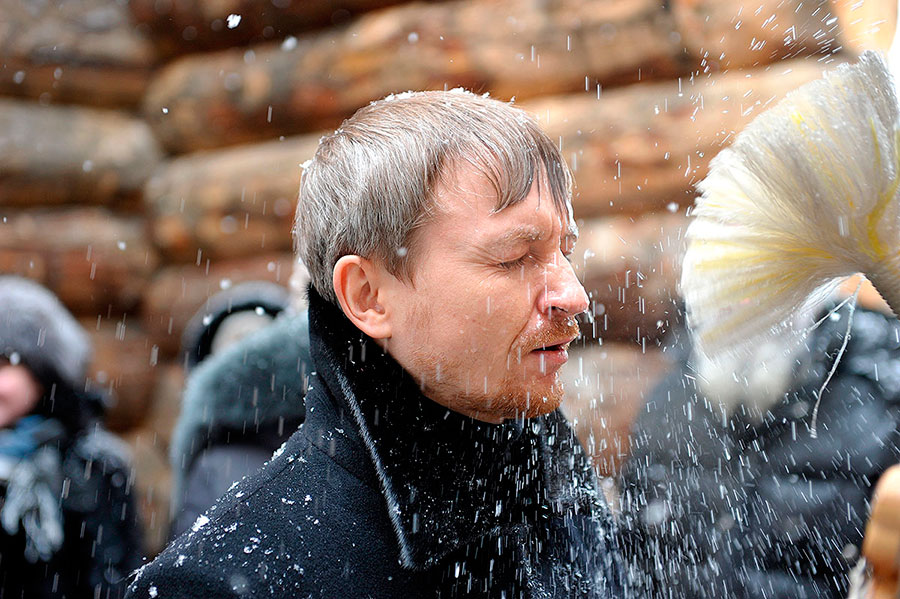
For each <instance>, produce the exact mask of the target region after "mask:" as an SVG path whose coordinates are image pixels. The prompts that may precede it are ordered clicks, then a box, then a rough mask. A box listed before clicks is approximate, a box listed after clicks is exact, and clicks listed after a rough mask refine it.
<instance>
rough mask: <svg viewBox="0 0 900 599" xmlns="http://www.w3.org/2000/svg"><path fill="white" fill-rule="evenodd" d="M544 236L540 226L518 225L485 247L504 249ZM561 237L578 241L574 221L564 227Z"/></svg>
mask: <svg viewBox="0 0 900 599" xmlns="http://www.w3.org/2000/svg"><path fill="white" fill-rule="evenodd" d="M543 238H544V235H543V232H542V231H541V229H540V228H538V227H536V226H534V225H519V226H517V227H514V228H512V229H510V230H509V231H506V232H505V233H503V235H501V236H500V237H499V238H497V239H495V240H492V241H491V242H490V243H488V244H487V246H486V249H488V250H494V251H497V250H504V249H506V248H509V247H514V246H516V245H519V244H521V243H533V242H535V241H540V240H541V239H543ZM563 239H564V240H566V241H570V242H571V243H572V245H574V244H575V242H576V241H578V227H577V226H576V225H575V223H571V224H570V225H568V226H567V227H566V231H565V234H564V235H563Z"/></svg>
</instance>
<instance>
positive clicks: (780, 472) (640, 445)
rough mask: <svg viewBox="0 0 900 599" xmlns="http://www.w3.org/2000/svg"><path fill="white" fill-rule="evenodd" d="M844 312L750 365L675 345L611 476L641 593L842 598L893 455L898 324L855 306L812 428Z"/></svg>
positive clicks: (680, 340)
mask: <svg viewBox="0 0 900 599" xmlns="http://www.w3.org/2000/svg"><path fill="white" fill-rule="evenodd" d="M850 313H851V310H850V307H849V306H844V307H842V308H841V309H840V310H838V311H836V312H833V313H830V314H829V313H828V312H826V313H825V314H824V321H823V322H822V324H821V325H820V326H818V327H817V328H816V329H815V330H814V331H813V332H812V333H811V335H810V336H809V337H808V338H807V339H806V341H805V342H804V343H802V344H797V345H792V344H789V343H788V342H786V340H785V338H777V339H771V340H769V342H768V343H765V344H760V345H759V346H757V347H756V348H755V350H754V355H753V356H751V357H749V358H748V357H746V356H741V357H736V358H734V359H729V358H727V357H724V356H723V357H721V359H719V360H717V361H716V362H712V361H706V360H701V359H699V358H697V357H696V356H695V355H694V354H693V352H692V350H691V347H690V344H689V342H688V340H687V337H686V333H685V331H684V330H683V329H682V330H681V331H678V332H677V333H676V335H675V336H674V338H673V339H671V340H670V344H669V346H668V348H667V351H669V352H672V353H673V354H674V355H675V356H676V357H677V360H676V362H677V365H676V367H675V368H674V369H673V371H672V372H671V373H670V374H669V375H668V376H667V377H666V379H665V380H663V381H662V382H661V383H660V384H659V386H658V387H657V388H656V389H655V390H654V391H653V392H652V393H651V394H650V396H649V399H648V401H647V403H646V406H645V408H644V410H643V411H642V412H641V413H640V415H639V416H638V419H637V422H636V423H635V425H634V429H633V432H632V436H631V455H630V457H629V459H628V461H627V463H626V464H625V466H624V468H623V472H622V477H621V480H622V484H621V491H622V495H621V506H622V517H621V520H620V523H621V526H622V529H623V544H624V549H625V553H626V555H627V557H628V560H629V564H630V569H631V574H632V575H633V579H634V580H635V581H636V582H637V583H638V587H639V588H640V589H641V591H642V594H643V595H644V596H646V597H648V598H671V599H676V598H677V599H689V598H690V599H693V598H701V597H717V598H718V597H734V598H753V599H775V598H783V597H796V598H838V597H845V596H846V594H847V590H848V574H849V572H850V569H851V568H852V566H853V564H855V563H856V561H857V559H858V558H859V548H860V546H861V544H862V538H863V529H864V527H865V523H866V518H867V514H868V505H869V503H868V502H869V498H870V496H871V493H872V488H873V485H875V483H876V482H877V481H878V480H879V477H881V475H882V474H883V473H884V472H885V470H886V469H887V468H888V467H889V466H891V465H892V464H895V463H897V462H898V460H900V323H898V322H897V320H896V319H894V318H892V317H889V316H886V315H885V314H884V313H882V312H880V311H877V310H872V309H869V308H866V307H863V306H860V307H857V308H856V310H855V314H853V320H852V328H851V329H850V331H849V334H850V338H849V341H848V344H847V347H846V350H845V352H844V353H843V356H842V357H841V358H840V362H839V363H838V365H837V369H836V370H835V372H834V375H833V377H832V378H831V380H830V382H829V383H828V385H827V386H826V387H825V390H824V392H823V393H822V398H821V404H820V405H819V410H818V416H817V427H816V428H817V436H815V437H814V436H813V435H812V433H811V428H810V424H811V420H812V413H813V411H814V406H815V404H816V399H817V397H818V393H819V389H820V388H821V387H822V385H823V383H824V382H825V380H826V377H827V376H828V373H829V372H830V371H831V369H832V367H833V365H834V363H835V360H836V358H837V355H838V353H839V350H840V348H841V345H842V343H843V341H844V337H845V335H846V334H847V326H848V325H847V323H848V318H850ZM820 316H822V315H820ZM804 318H805V319H806V320H807V321H808V324H810V325H811V324H813V321H812V318H811V316H809V315H806V316H805V317H804Z"/></svg>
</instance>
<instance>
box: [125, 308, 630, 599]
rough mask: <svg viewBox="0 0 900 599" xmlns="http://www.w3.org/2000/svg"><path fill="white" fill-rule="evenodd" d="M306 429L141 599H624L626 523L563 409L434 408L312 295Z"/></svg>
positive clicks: (214, 516) (142, 590)
mask: <svg viewBox="0 0 900 599" xmlns="http://www.w3.org/2000/svg"><path fill="white" fill-rule="evenodd" d="M310 295H311V298H310V334H311V348H312V352H313V361H314V364H315V365H316V372H315V374H314V375H313V377H312V379H311V382H310V388H309V392H308V394H307V397H306V409H307V415H306V422H305V423H304V424H303V426H302V427H301V428H300V430H299V431H298V432H297V433H296V434H295V435H293V436H292V437H291V438H290V440H289V441H288V442H287V443H286V444H285V446H284V448H283V450H281V451H280V452H278V453H277V454H276V456H275V457H274V458H273V460H272V461H271V462H269V463H268V464H267V465H266V466H265V467H264V468H263V469H262V470H261V471H260V472H258V473H257V474H255V475H253V476H251V477H250V478H248V479H245V480H244V481H243V482H241V483H239V484H238V485H237V486H236V487H235V488H234V489H233V490H232V491H230V492H229V493H228V494H227V495H226V496H225V497H224V498H223V499H222V500H220V501H219V502H218V503H217V505H216V506H214V507H213V508H212V509H211V510H210V511H209V512H208V514H207V515H206V516H201V518H199V519H198V520H197V522H195V523H194V525H193V526H192V528H191V530H190V531H189V532H188V533H187V534H185V535H184V536H182V537H180V538H179V539H178V540H176V541H175V542H174V543H173V544H172V545H170V546H169V547H168V548H167V549H166V550H165V551H164V552H163V553H162V554H161V555H160V556H159V557H158V558H157V559H156V560H155V561H154V562H153V563H152V564H150V565H149V566H147V567H145V568H144V569H143V570H142V571H141V572H139V573H138V575H137V577H136V580H135V582H134V584H133V585H132V587H131V589H130V591H131V596H133V597H141V598H143V597H148V596H153V594H156V595H157V596H159V597H166V598H169V597H238V596H242V595H248V596H258V597H262V596H265V597H292V598H293V597H328V598H331V597H354V598H355V597H360V598H362V597H403V598H412V597H428V598H434V597H457V596H490V597H502V596H505V597H509V598H513V597H548V598H549V597H620V596H621V595H622V578H621V574H622V571H621V562H620V556H619V553H618V546H617V541H616V539H615V536H614V535H615V532H614V527H613V523H612V521H611V518H610V515H609V512H608V510H607V509H606V506H605V505H604V503H603V501H602V499H601V497H600V495H599V494H598V492H597V487H596V484H595V478H594V476H593V472H592V470H591V467H590V465H589V463H588V461H587V460H586V459H585V456H584V453H583V452H582V450H581V448H580V446H579V445H578V443H577V441H576V440H575V438H574V435H573V434H572V431H571V429H570V428H569V426H568V425H567V424H566V422H565V421H564V420H563V418H562V416H561V415H560V414H559V412H554V413H552V414H550V415H548V416H546V417H542V418H537V419H534V420H530V421H526V422H515V421H514V422H510V423H508V424H504V425H486V424H483V423H479V422H477V421H474V420H472V419H469V418H464V417H462V416H460V415H458V414H456V413H453V412H450V411H448V410H446V409H444V408H441V407H440V406H438V405H437V404H435V403H434V402H431V401H430V400H428V399H426V398H424V397H423V396H422V395H421V393H420V392H419V390H418V387H417V385H416V384H415V383H414V382H413V381H412V379H411V378H410V377H409V376H408V375H407V374H406V373H405V372H404V371H403V370H402V369H401V368H400V367H399V366H398V365H397V364H396V362H394V361H393V360H391V359H390V358H389V357H388V356H386V355H384V354H383V353H382V352H381V351H380V350H379V348H378V347H377V345H375V344H374V342H372V340H371V339H367V338H364V337H363V336H362V335H361V334H360V333H359V331H358V330H356V329H355V328H354V327H353V326H352V324H350V322H349V321H348V320H347V319H346V318H345V317H344V316H343V314H342V313H341V312H340V311H339V309H337V308H336V307H334V306H332V305H330V304H328V303H326V302H325V301H324V300H322V299H321V297H319V296H318V295H317V294H316V293H315V292H314V291H311V292H310Z"/></svg>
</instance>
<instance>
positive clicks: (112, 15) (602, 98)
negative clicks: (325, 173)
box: [0, 0, 896, 553]
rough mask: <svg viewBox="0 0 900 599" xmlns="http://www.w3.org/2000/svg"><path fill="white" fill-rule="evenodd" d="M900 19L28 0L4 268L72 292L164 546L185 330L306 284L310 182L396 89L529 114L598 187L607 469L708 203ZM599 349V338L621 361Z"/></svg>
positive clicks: (868, 4)
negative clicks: (374, 105) (711, 172)
mask: <svg viewBox="0 0 900 599" xmlns="http://www.w3.org/2000/svg"><path fill="white" fill-rule="evenodd" d="M895 6H896V5H895V3H894V2H892V1H890V0H852V1H851V0H816V1H813V2H809V1H803V2H801V1H800V0H755V1H754V2H752V3H751V2H742V1H735V0H665V1H664V0H578V1H576V0H549V1H547V0H434V1H430V2H405V1H403V0H131V1H130V2H108V1H106V0H68V1H67V2H64V3H61V2H45V3H35V2H31V1H30V0H8V1H7V2H6V3H5V4H4V13H3V15H2V17H0V272H4V273H17V274H20V275H24V276H28V277H31V278H33V279H35V280H38V281H40V282H41V283H43V284H45V285H47V286H48V287H49V288H50V289H52V290H53V291H54V292H56V293H57V294H58V295H59V296H60V297H61V299H62V300H63V302H64V303H65V304H66V305H67V306H68V307H69V308H70V309H71V310H72V311H73V312H74V313H75V314H76V315H77V317H78V318H79V319H80V320H81V322H82V323H83V324H84V326H85V327H86V328H87V329H88V331H90V332H91V334H92V335H93V337H94V342H95V344H96V358H95V362H94V365H93V368H92V374H91V378H92V382H93V384H96V385H100V386H102V387H104V388H105V389H107V390H109V391H110V392H111V393H112V394H113V395H114V397H115V398H116V404H115V405H114V407H113V409H112V410H111V412H110V414H109V417H108V424H109V426H110V427H111V428H112V429H114V430H115V431H117V432H119V433H120V434H122V435H123V436H124V437H125V438H126V439H127V440H128V441H129V442H130V443H131V445H132V446H133V447H134V449H135V455H136V468H137V472H136V480H137V481H138V486H139V489H140V491H141V498H142V508H143V509H144V511H145V520H146V521H147V524H148V526H149V531H150V533H151V534H150V539H149V543H148V547H147V551H148V553H153V552H155V551H156V550H158V549H159V548H160V546H161V544H162V541H163V539H164V535H165V532H166V522H167V519H168V494H169V485H170V483H169V481H170V473H169V471H168V466H167V459H166V452H167V451H168V443H169V440H170V435H171V429H172V426H173V423H174V420H175V418H176V417H177V413H178V408H179V402H180V395H181V390H182V386H183V383H184V380H183V377H184V375H183V372H182V369H181V365H180V363H179V360H178V356H177V354H178V345H179V340H180V336H181V332H182V330H183V328H184V326H185V324H186V322H187V321H188V320H189V319H190V317H191V316H192V315H193V314H194V313H195V312H196V311H197V310H198V309H200V308H201V307H202V306H203V305H204V304H205V302H206V301H207V299H208V298H209V297H210V296H211V295H213V294H215V293H216V292H218V291H219V290H221V289H223V288H226V287H228V286H229V285H233V284H237V283H239V282H241V281H245V280H254V279H265V280H270V281H275V282H279V283H282V284H287V281H288V278H289V276H290V273H291V270H292V268H293V260H292V257H291V253H290V252H291V237H290V224H291V220H292V217H293V212H294V207H295V203H296V194H297V188H298V184H299V177H300V169H299V164H301V163H302V162H304V161H305V160H306V159H308V158H310V157H311V156H312V154H313V152H314V150H315V147H316V144H317V142H318V139H319V137H320V136H321V135H322V134H323V133H324V132H326V131H327V130H329V129H330V128H333V127H335V126H336V125H337V124H339V123H340V121H341V119H343V118H345V117H347V116H348V115H350V114H352V113H353V111H354V110H356V109H357V108H358V107H360V106H362V105H365V104H366V103H368V102H370V101H372V100H375V99H377V98H380V97H382V96H384V95H386V94H388V93H392V92H400V91H405V90H409V89H445V88H449V87H456V86H464V87H467V88H470V89H472V90H474V91H477V92H490V93H491V94H492V95H494V96H495V97H499V98H502V99H509V98H511V97H515V98H516V100H517V102H518V103H520V104H522V105H523V106H525V107H526V108H527V109H528V110H530V111H532V112H533V113H534V114H535V115H536V116H537V118H538V119H539V120H540V121H541V123H542V124H543V126H544V127H545V128H546V130H547V131H548V133H549V134H550V136H551V137H552V138H553V139H554V140H558V143H559V144H560V147H561V148H562V150H563V153H564V155H565V157H566V159H567V160H568V162H569V164H570V166H571V167H572V169H573V171H574V173H575V177H576V184H577V188H576V198H575V212H576V216H577V217H578V219H579V221H580V224H581V229H582V241H581V242H580V244H579V246H578V248H577V250H576V259H575V264H576V268H577V270H578V272H579V274H580V275H581V276H582V277H583V279H584V281H585V284H586V287H587V288H588V290H589V291H590V294H591V300H592V308H591V310H592V315H593V323H592V324H591V325H589V327H588V328H589V329H590V330H586V331H585V332H586V333H587V335H586V337H587V338H588V339H589V340H590V343H589V346H588V347H586V348H585V349H584V350H582V351H580V352H578V353H577V354H576V356H575V357H574V359H573V360H572V362H571V363H570V365H569V368H568V370H567V378H569V379H570V380H571V384H570V385H569V388H570V390H571V391H570V393H569V395H568V397H567V404H566V409H567V411H568V412H569V414H570V416H571V417H572V418H573V420H575V421H576V423H577V425H576V426H577V428H578V431H579V434H581V436H582V439H583V441H584V442H585V445H586V447H588V448H589V451H590V452H591V454H592V456H593V458H594V460H595V464H596V465H597V467H598V471H600V472H601V473H604V474H610V473H613V472H614V471H615V468H616V467H617V466H618V464H619V463H620V462H621V460H622V459H623V457H624V456H625V455H627V445H628V444H627V430H628V426H629V425H630V422H631V418H633V415H634V414H635V413H636V411H637V410H638V409H640V407H641V406H642V398H643V397H644V394H645V393H646V391H647V389H648V388H649V386H651V385H652V384H653V383H654V382H655V381H656V380H657V378H658V377H659V375H660V374H661V373H662V372H664V370H665V356H664V355H663V354H662V352H660V350H659V342H660V338H661V337H662V336H663V334H664V332H665V331H666V330H667V329H668V328H669V327H670V326H671V325H672V322H673V320H674V317H675V312H674V309H673V302H674V301H675V298H676V291H675V281H676V279H677V265H678V254H679V251H680V248H681V243H682V238H683V233H684V228H685V225H686V217H685V211H686V208H687V207H688V206H689V205H690V204H691V202H692V200H693V188H694V185H695V184H696V182H697V181H698V180H699V179H701V178H702V177H703V176H704V174H705V169H706V168H707V165H708V162H709V160H710V159H711V158H712V157H713V156H714V155H715V154H716V153H717V152H718V151H719V150H720V149H721V148H722V147H723V146H724V145H727V144H728V143H729V142H730V141H731V140H732V139H733V138H734V136H735V134H736V133H737V132H738V131H739V130H740V129H741V128H742V127H743V126H744V125H746V123H747V122H748V121H749V120H750V119H751V118H753V117H754V116H755V115H757V114H759V113H760V112H761V111H763V110H764V109H765V108H766V107H767V106H769V105H771V104H772V103H773V102H775V101H777V100H778V99H779V98H781V97H783V96H784V94H785V93H787V92H788V91H790V90H791V89H793V88H795V87H797V86H798V85H801V84H802V83H804V82H806V81H809V80H811V79H814V78H816V77H818V76H820V75H821V73H822V71H823V69H825V68H829V67H831V66H834V65H836V64H838V63H839V62H840V61H845V60H852V59H853V56H854V54H855V53H858V52H859V51H861V50H864V49H866V48H873V47H881V48H883V47H886V45H887V44H888V43H889V41H890V39H891V35H892V34H893V29H894V23H895V22H896V14H895ZM601 343H602V344H601Z"/></svg>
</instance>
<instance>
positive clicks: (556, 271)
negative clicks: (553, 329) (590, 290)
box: [538, 252, 588, 318]
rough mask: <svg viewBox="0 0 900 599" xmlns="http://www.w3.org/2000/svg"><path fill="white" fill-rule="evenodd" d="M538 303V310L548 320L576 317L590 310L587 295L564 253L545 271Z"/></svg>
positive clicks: (558, 255)
mask: <svg viewBox="0 0 900 599" xmlns="http://www.w3.org/2000/svg"><path fill="white" fill-rule="evenodd" d="M538 301H539V306H538V308H539V309H540V311H541V312H542V313H544V314H546V315H547V317H548V318H553V317H558V316H560V315H564V316H576V315H578V314H581V313H582V312H585V311H587V309H588V296H587V293H586V292H585V290H584V287H583V286H582V284H581V281H579V280H578V277H577V276H575V270H574V269H573V268H572V264H571V263H569V261H568V260H566V258H565V256H563V255H562V252H559V253H558V254H557V256H556V258H555V259H554V261H553V263H551V264H549V265H548V266H547V267H546V269H545V270H544V289H543V290H542V292H541V295H540V299H539V300H538ZM554 313H556V314H554Z"/></svg>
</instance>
